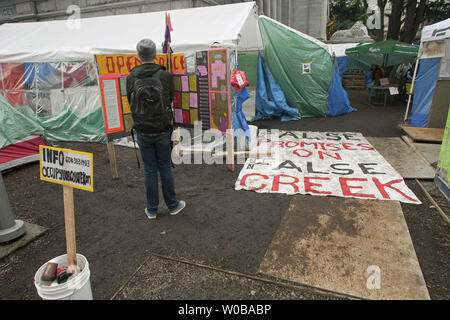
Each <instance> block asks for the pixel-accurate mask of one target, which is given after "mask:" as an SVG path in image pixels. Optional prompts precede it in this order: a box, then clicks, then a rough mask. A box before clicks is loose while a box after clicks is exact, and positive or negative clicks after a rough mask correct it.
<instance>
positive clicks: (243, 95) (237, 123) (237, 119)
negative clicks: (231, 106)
mask: <svg viewBox="0 0 450 320" xmlns="http://www.w3.org/2000/svg"><path fill="white" fill-rule="evenodd" d="M248 98H250V94H249V93H248V89H247V87H244V88H242V89H241V92H237V91H236V112H235V113H234V114H233V117H232V123H233V133H234V136H235V137H236V138H237V137H239V135H240V134H242V131H244V132H245V136H246V137H247V139H249V140H250V128H249V127H248V124H247V119H246V118H245V114H244V112H242V103H243V102H244V101H245V100H247V99H248ZM241 130H242V131H241Z"/></svg>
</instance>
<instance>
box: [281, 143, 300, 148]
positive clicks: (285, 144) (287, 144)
mask: <svg viewBox="0 0 450 320" xmlns="http://www.w3.org/2000/svg"><path fill="white" fill-rule="evenodd" d="M291 143H293V144H294V145H293V146H290V144H291ZM298 145H299V143H298V142H295V141H286V142H285V143H284V146H285V147H286V148H293V147H296V146H298Z"/></svg>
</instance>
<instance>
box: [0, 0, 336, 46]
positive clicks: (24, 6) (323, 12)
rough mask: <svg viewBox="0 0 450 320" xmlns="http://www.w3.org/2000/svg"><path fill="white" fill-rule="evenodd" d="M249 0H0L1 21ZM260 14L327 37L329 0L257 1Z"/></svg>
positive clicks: (200, 5)
mask: <svg viewBox="0 0 450 320" xmlns="http://www.w3.org/2000/svg"><path fill="white" fill-rule="evenodd" d="M244 1H248V0H2V1H0V24H2V23H6V22H28V21H46V20H55V19H66V18H67V17H68V16H69V15H70V14H71V12H70V11H69V13H68V12H67V11H68V10H67V9H68V8H69V7H70V6H71V5H76V6H78V7H79V9H80V15H81V18H89V17H98V16H109V15H117V14H132V13H142V12H154V11H164V10H174V9H183V8H194V7H203V6H212V5H221V4H229V3H236V2H244ZM256 3H257V5H258V7H259V13H260V14H264V15H266V16H269V17H271V18H273V19H275V20H277V21H280V22H282V23H283V24H285V25H288V26H290V27H291V28H293V29H296V30H298V31H300V32H303V33H306V34H309V35H311V36H313V37H315V38H318V39H321V40H326V23H327V21H328V3H329V0H257V1H256Z"/></svg>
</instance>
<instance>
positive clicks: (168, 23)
mask: <svg viewBox="0 0 450 320" xmlns="http://www.w3.org/2000/svg"><path fill="white" fill-rule="evenodd" d="M166 26H168V27H169V31H173V28H172V22H171V21H170V13H168V12H166Z"/></svg>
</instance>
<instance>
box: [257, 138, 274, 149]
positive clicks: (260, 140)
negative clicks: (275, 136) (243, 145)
mask: <svg viewBox="0 0 450 320" xmlns="http://www.w3.org/2000/svg"><path fill="white" fill-rule="evenodd" d="M271 141H272V140H270V139H264V138H262V139H258V147H259V146H260V145H261V142H266V143H269V142H271Z"/></svg>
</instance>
